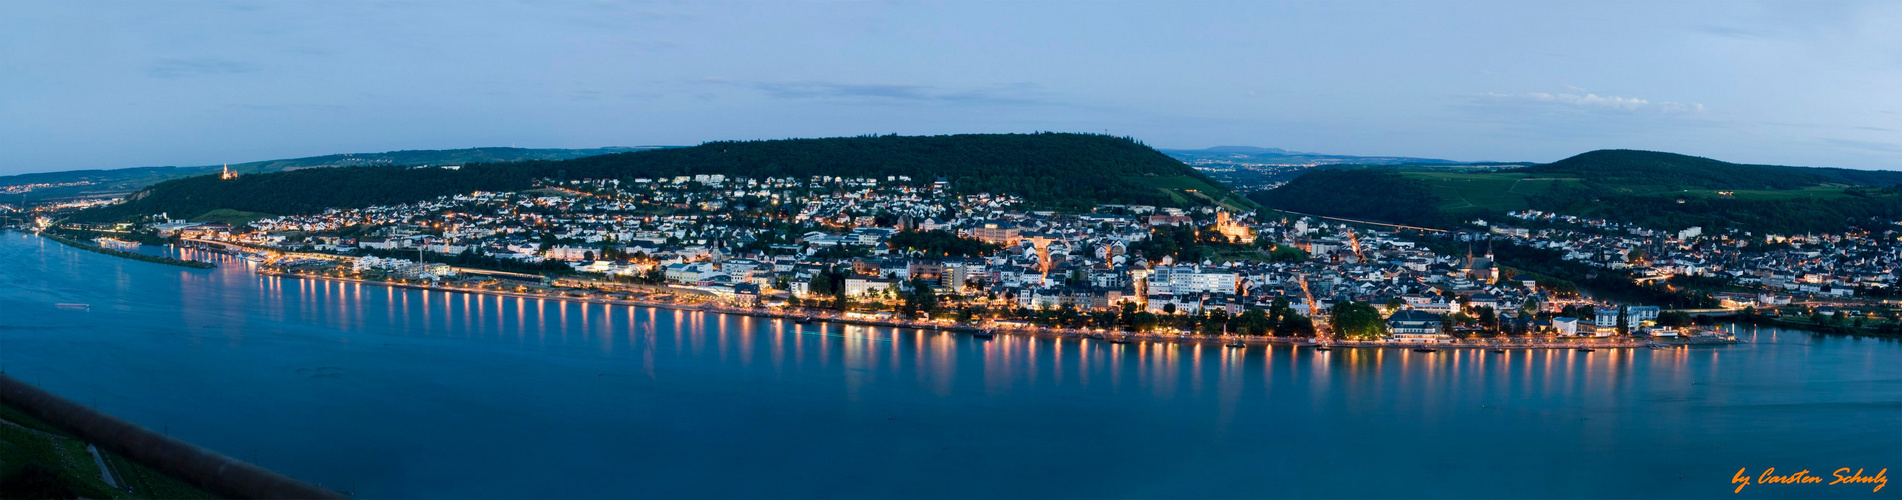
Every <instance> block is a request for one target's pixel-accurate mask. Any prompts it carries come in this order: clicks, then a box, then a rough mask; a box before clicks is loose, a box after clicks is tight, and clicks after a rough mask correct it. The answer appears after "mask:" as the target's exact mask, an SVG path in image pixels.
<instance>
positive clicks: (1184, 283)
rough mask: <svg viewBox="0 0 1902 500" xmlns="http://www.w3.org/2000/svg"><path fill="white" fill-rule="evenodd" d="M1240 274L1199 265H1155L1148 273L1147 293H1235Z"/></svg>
mask: <svg viewBox="0 0 1902 500" xmlns="http://www.w3.org/2000/svg"><path fill="white" fill-rule="evenodd" d="M1240 281H1241V276H1240V275H1237V274H1235V272H1233V271H1219V270H1214V269H1207V270H1205V269H1202V268H1200V267H1199V266H1157V267H1156V269H1155V271H1154V272H1153V273H1152V274H1150V275H1149V289H1148V293H1149V295H1161V294H1173V295H1184V294H1192V293H1235V289H1236V285H1237V283H1238V282H1240Z"/></svg>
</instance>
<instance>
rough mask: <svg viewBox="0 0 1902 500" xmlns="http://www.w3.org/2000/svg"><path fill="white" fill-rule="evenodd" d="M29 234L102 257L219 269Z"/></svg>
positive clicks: (212, 264)
mask: <svg viewBox="0 0 1902 500" xmlns="http://www.w3.org/2000/svg"><path fill="white" fill-rule="evenodd" d="M29 234H32V235H34V236H39V237H41V238H46V239H49V240H53V242H55V243H59V244H62V245H66V246H69V247H73V248H77V249H80V250H85V251H88V252H93V253H97V254H101V255H108V256H112V257H119V258H124V259H131V260H136V261H139V262H150V263H153V264H164V265H168V266H178V267H188V268H192V269H213V268H217V267H218V265H217V264H214V263H211V262H203V261H196V260H185V259H175V258H171V257H164V256H158V255H146V254H142V253H138V252H128V251H125V250H115V249H111V248H106V247H102V246H98V245H87V244H85V243H84V242H81V241H79V240H74V239H71V238H67V237H65V236H60V235H56V234H51V233H46V232H39V233H29Z"/></svg>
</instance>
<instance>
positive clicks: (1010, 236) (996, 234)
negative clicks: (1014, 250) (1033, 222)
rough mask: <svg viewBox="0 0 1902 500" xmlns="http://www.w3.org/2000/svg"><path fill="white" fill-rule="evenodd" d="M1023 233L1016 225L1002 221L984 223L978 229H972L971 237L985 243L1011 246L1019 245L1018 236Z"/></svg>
mask: <svg viewBox="0 0 1902 500" xmlns="http://www.w3.org/2000/svg"><path fill="white" fill-rule="evenodd" d="M1022 232H1023V230H1022V229H1018V227H1017V225H1016V224H1012V223H1009V222H1002V221H984V223H982V224H978V225H977V227H974V228H971V237H972V238H977V239H979V240H983V241H984V242H985V243H992V244H998V245H1006V246H1009V245H1016V244H1017V239H1018V235H1019V234H1022Z"/></svg>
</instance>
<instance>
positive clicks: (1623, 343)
mask: <svg viewBox="0 0 1902 500" xmlns="http://www.w3.org/2000/svg"><path fill="white" fill-rule="evenodd" d="M256 272H257V273H258V274H259V275H262V276H276V277H285V278H296V279H313V280H325V281H334V282H340V283H357V284H364V285H372V286H387V287H393V288H407V289H415V290H429V291H442V292H458V293H470V294H481V295H492V296H498V297H515V298H524V299H539V300H559V301H565V302H580V303H589V304H604V305H624V306H634V307H651V308H656V309H671V310H679V311H695V312H707V313H716V314H732V315H740V316H752V317H758V318H767V319H784V320H793V321H801V320H805V319H807V318H810V319H811V320H812V321H814V322H824V323H836V324H845V325H858V326H880V327H891V328H910V329H916V330H939V331H951V332H958V333H967V334H970V333H981V332H990V333H993V334H1007V335H1030V336H1040V337H1054V338H1085V339H1098V340H1111V341H1127V342H1171V343H1220V344H1243V345H1271V344H1279V345H1307V346H1329V347H1341V348H1378V349H1419V348H1432V349H1520V350H1527V349H1577V348H1590V349H1640V348H1649V347H1653V346H1662V347H1668V346H1679V345H1719V344H1734V343H1738V341H1736V340H1725V339H1715V338H1707V337H1681V338H1662V339H1648V340H1647V339H1634V338H1630V337H1580V338H1554V337H1490V338H1472V339H1456V340H1450V341H1446V342H1438V343H1421V342H1399V341H1356V340H1342V339H1331V338H1316V337H1263V336H1245V335H1205V334H1197V333H1182V332H1127V331H1115V330H1098V329H1075V328H1051V327H1041V326H1015V325H969V324H960V323H957V322H953V321H931V320H907V319H900V318H889V319H888V318H868V317H862V316H853V315H848V314H844V313H840V312H838V311H829V310H786V309H770V308H758V307H730V306H719V305H715V304H711V303H678V302H662V301H649V300H633V299H618V298H606V297H591V296H582V297H577V296H569V295H554V294H541V293H527V292H511V291H506V290H491V289H486V288H474V287H457V286H445V285H427V284H417V283H401V282H391V281H380V280H365V279H357V278H344V277H337V276H324V275H318V274H304V273H293V272H284V271H273V270H266V269H258V270H257V271H256Z"/></svg>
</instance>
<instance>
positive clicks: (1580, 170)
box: [1519, 149, 1902, 189]
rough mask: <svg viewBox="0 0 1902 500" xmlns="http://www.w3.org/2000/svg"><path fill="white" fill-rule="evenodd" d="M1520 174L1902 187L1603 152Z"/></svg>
mask: <svg viewBox="0 0 1902 500" xmlns="http://www.w3.org/2000/svg"><path fill="white" fill-rule="evenodd" d="M1519 171H1520V172H1526V173H1536V174H1568V175H1575V176H1579V177H1581V178H1583V179H1585V180H1586V181H1587V182H1593V183H1597V184H1603V185H1626V186H1647V185H1662V186H1672V187H1677V188H1711V189H1798V188H1804V187H1809V186H1815V185H1818V184H1848V185H1863V186H1893V185H1896V184H1902V172H1895V171H1886V170H1850V169H1846V168H1814V167H1786V166H1779V165H1748V164H1741V163H1730V162H1724V161H1718V160H1713V159H1710V158H1704V157H1699V156H1690V155H1681V154H1676V153H1664V152H1658V151H1638V150H1631V149H1601V150H1597V151H1591V152H1587V153H1582V154H1579V155H1576V156H1572V157H1570V158H1566V159H1563V160H1559V161H1555V162H1552V163H1547V164H1543V165H1533V166H1529V167H1525V168H1522V169H1519Z"/></svg>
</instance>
